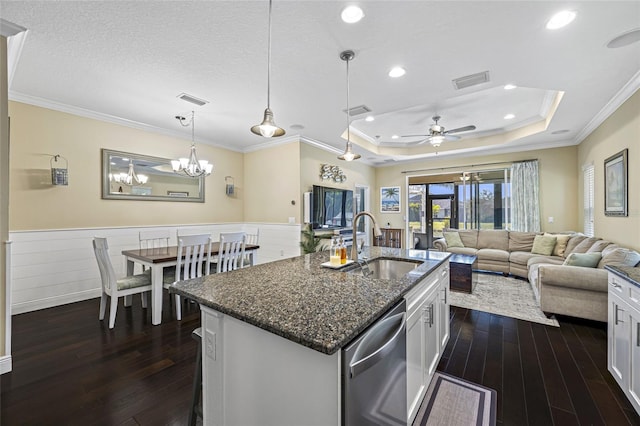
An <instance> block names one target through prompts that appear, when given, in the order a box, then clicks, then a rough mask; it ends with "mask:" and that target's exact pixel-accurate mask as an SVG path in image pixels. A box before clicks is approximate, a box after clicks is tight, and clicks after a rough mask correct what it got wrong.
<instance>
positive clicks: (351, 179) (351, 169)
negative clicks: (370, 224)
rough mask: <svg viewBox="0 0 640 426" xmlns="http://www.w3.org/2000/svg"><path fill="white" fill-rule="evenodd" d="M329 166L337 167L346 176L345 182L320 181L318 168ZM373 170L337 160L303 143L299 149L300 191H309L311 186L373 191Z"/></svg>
mask: <svg viewBox="0 0 640 426" xmlns="http://www.w3.org/2000/svg"><path fill="white" fill-rule="evenodd" d="M323 164H330V165H332V166H338V167H340V169H341V170H342V171H343V173H344V174H345V175H346V176H347V180H346V182H342V183H336V182H334V181H329V180H324V181H323V180H322V179H321V178H320V166H322V165H323ZM374 182H375V169H374V168H373V167H371V166H368V165H366V164H364V163H363V162H361V161H350V162H349V161H343V160H338V156H337V155H336V154H334V153H331V152H327V151H325V150H323V149H320V148H316V147H314V146H311V145H309V144H306V143H303V144H301V147H300V185H301V186H302V191H303V192H306V191H310V190H311V189H312V188H311V187H312V186H313V185H321V186H329V187H332V188H344V189H351V190H353V189H354V188H355V186H356V185H364V186H369V187H370V188H371V189H372V190H373V184H374Z"/></svg>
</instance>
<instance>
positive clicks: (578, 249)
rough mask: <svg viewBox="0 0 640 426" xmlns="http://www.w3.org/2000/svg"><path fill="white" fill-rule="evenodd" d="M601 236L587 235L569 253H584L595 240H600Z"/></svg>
mask: <svg viewBox="0 0 640 426" xmlns="http://www.w3.org/2000/svg"><path fill="white" fill-rule="evenodd" d="M601 239H602V238H598V237H589V238H585V239H584V240H582V242H581V243H580V244H578V245H577V246H576V247H575V248H574V249H573V250H572V251H571V253H586V252H587V251H588V250H589V249H590V248H591V246H592V245H594V244H595V243H596V241H598V240H601Z"/></svg>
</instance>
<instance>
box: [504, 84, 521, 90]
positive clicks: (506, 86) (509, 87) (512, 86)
mask: <svg viewBox="0 0 640 426" xmlns="http://www.w3.org/2000/svg"><path fill="white" fill-rule="evenodd" d="M517 87H518V86H516V85H515V84H505V85H504V90H513V89H515V88H517Z"/></svg>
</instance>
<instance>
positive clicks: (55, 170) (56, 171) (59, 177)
mask: <svg viewBox="0 0 640 426" xmlns="http://www.w3.org/2000/svg"><path fill="white" fill-rule="evenodd" d="M58 159H62V160H63V161H64V168H62V167H54V164H53V163H54V162H56V163H57V162H58ZM49 164H51V185H65V186H66V185H69V169H68V166H69V163H68V162H67V159H66V158H64V157H63V156H61V155H58V154H56V155H54V156H53V158H52V159H51V160H50V161H49ZM56 165H57V164H56Z"/></svg>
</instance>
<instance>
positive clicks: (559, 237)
mask: <svg viewBox="0 0 640 426" xmlns="http://www.w3.org/2000/svg"><path fill="white" fill-rule="evenodd" d="M544 235H549V236H554V237H556V245H555V247H554V248H553V253H551V254H552V255H553V256H563V255H564V251H565V250H566V249H567V243H569V239H570V238H571V234H548V233H545V234H544Z"/></svg>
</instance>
